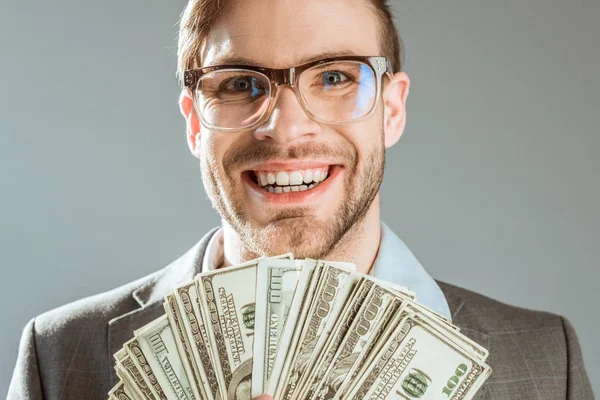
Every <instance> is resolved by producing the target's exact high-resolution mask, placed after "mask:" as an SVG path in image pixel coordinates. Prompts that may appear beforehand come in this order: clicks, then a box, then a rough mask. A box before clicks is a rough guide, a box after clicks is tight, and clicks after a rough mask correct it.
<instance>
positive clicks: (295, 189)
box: [291, 186, 300, 192]
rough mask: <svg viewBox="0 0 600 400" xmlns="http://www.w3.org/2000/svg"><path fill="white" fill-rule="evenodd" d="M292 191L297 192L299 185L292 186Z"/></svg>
mask: <svg viewBox="0 0 600 400" xmlns="http://www.w3.org/2000/svg"><path fill="white" fill-rule="evenodd" d="M291 189H292V192H297V191H298V190H299V189H300V188H299V187H298V186H291Z"/></svg>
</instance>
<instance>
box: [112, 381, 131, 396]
mask: <svg viewBox="0 0 600 400" xmlns="http://www.w3.org/2000/svg"><path fill="white" fill-rule="evenodd" d="M108 397H109V398H110V399H116V400H136V399H138V397H136V396H135V394H134V393H133V391H132V390H131V388H130V387H129V386H128V385H127V384H125V382H123V381H119V383H117V384H116V385H115V387H113V388H112V389H111V390H110V392H108Z"/></svg>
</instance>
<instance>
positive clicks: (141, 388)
mask: <svg viewBox="0 0 600 400" xmlns="http://www.w3.org/2000/svg"><path fill="white" fill-rule="evenodd" d="M114 358H115V362H116V364H115V369H116V371H117V376H118V377H119V378H120V379H121V380H122V381H123V382H130V383H131V386H135V389H136V390H137V392H138V394H139V395H140V398H142V399H146V400H155V399H156V397H154V395H153V394H152V391H151V390H150V388H149V387H148V384H147V383H146V381H145V380H144V377H143V375H142V373H141V372H140V371H139V370H138V369H137V367H136V366H135V364H134V362H133V361H132V360H131V357H130V356H129V354H127V352H126V351H125V349H120V350H119V351H117V352H116V353H115V355H114Z"/></svg>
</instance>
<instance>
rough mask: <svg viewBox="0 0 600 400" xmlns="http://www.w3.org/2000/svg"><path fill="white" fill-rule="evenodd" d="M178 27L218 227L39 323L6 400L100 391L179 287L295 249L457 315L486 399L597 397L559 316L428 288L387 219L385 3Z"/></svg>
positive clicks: (388, 34) (272, 6)
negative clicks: (473, 350)
mask: <svg viewBox="0 0 600 400" xmlns="http://www.w3.org/2000/svg"><path fill="white" fill-rule="evenodd" d="M180 29H181V31H180V38H179V40H180V42H179V63H178V72H179V74H180V76H181V78H182V81H183V82H182V83H183V85H184V88H183V90H182V93H181V97H180V109H181V112H182V114H183V116H184V117H185V119H186V123H187V133H186V137H187V142H188V145H189V148H190V150H191V152H192V154H193V155H194V156H196V157H197V158H198V159H199V160H200V166H201V175H202V181H203V183H204V186H205V189H206V191H207V194H208V196H209V198H210V199H211V201H212V204H213V206H214V207H215V208H216V209H217V211H218V212H219V214H220V215H221V217H222V221H223V224H222V227H220V228H219V229H218V230H213V231H211V232H209V233H208V234H207V235H206V236H204V237H203V238H202V239H201V240H200V242H198V244H196V245H195V246H194V247H193V248H192V249H191V250H189V251H188V252H187V253H186V254H185V255H183V256H182V257H181V258H179V259H178V260H176V261H174V262H173V263H172V264H170V265H169V266H167V267H166V268H164V269H163V270H161V271H158V272H156V273H154V274H152V275H150V276H148V277H145V278H142V279H140V280H138V281H135V282H132V283H130V284H128V285H125V286H123V287H121V288H118V289H115V290H113V291H111V292H108V293H103V294H100V295H97V296H94V297H91V298H87V299H84V300H81V301H79V302H76V303H73V304H71V305H67V306H65V307H63V308H59V309H57V310H54V311H51V312H48V313H46V314H43V315H41V316H39V317H37V318H35V319H34V320H32V321H31V322H30V323H29V324H28V326H27V327H26V328H25V332H24V334H23V338H22V342H21V347H20V352H19V358H18V361H17V366H16V369H15V373H14V375H13V379H12V382H11V386H10V389H9V398H11V399H18V398H31V399H38V398H47V399H96V398H98V399H101V398H106V394H107V392H108V391H109V389H110V387H111V386H112V385H113V384H114V383H115V382H116V376H115V374H114V372H113V369H112V364H113V363H112V357H111V356H112V354H113V353H114V352H115V351H116V350H118V349H119V348H120V347H121V346H122V344H123V343H124V342H125V341H126V340H127V339H128V338H129V337H130V336H131V334H132V331H133V330H134V329H136V328H139V327H141V326H142V325H144V324H146V323H148V322H150V321H151V320H153V319H155V318H157V317H158V316H159V315H160V314H161V313H162V312H163V310H162V297H163V295H164V294H165V293H166V292H167V291H168V290H169V289H170V288H171V287H173V286H174V285H176V284H178V283H180V282H183V281H186V280H189V279H191V278H192V276H193V275H194V274H196V273H198V272H200V271H207V270H211V269H215V268H222V267H227V266H229V265H233V264H238V263H241V262H243V261H245V260H248V259H252V258H255V257H258V256H268V255H275V254H281V253H285V252H287V251H290V250H292V251H293V252H294V255H295V256H296V257H297V258H304V257H311V258H327V259H332V260H344V261H350V262H353V263H355V264H356V266H357V269H358V270H359V271H361V272H365V273H371V274H372V275H374V276H376V277H379V278H383V279H386V280H389V281H393V282H396V283H399V284H402V285H404V286H408V287H409V288H411V289H412V290H413V291H415V292H416V293H417V296H418V298H419V301H420V302H422V303H423V304H424V305H426V306H428V307H430V308H432V309H434V310H435V311H437V312H439V313H441V314H443V315H446V316H450V317H452V319H453V322H454V323H455V324H456V325H458V326H459V327H460V328H461V331H462V332H463V333H465V334H466V335H467V336H469V337H471V338H472V339H474V340H475V341H476V342H478V343H480V344H481V345H483V346H484V347H486V348H488V349H490V356H489V359H488V363H489V364H490V366H491V367H492V368H493V370H494V372H493V374H492V376H491V378H490V379H489V380H488V381H487V382H486V384H485V385H484V386H483V387H482V389H481V390H480V391H479V393H478V394H477V398H478V399H496V400H498V399H507V400H508V399H516V398H519V399H565V398H567V399H591V398H593V394H592V392H591V388H590V384H589V381H588V378H587V376H586V372H585V369H584V365H583V361H582V358H581V352H580V348H579V344H578V342H577V338H576V336H575V333H574V331H573V328H572V327H571V325H570V324H569V323H568V322H567V321H566V320H565V319H564V318H561V317H559V316H555V315H551V314H547V313H541V312H534V311H528V310H524V309H519V308H515V307H511V306H508V305H505V304H501V303H499V302H496V301H494V300H491V299H489V298H486V297H483V296H480V295H477V294H475V293H472V292H469V291H466V290H463V289H459V288H457V287H453V286H450V285H448V284H445V283H441V282H436V281H434V280H433V279H432V278H431V277H430V276H429V275H428V274H427V273H426V272H425V270H424V269H423V267H422V266H421V265H420V264H419V263H418V261H417V260H416V259H415V258H414V256H413V255H412V253H411V252H410V251H409V250H408V249H407V248H406V247H405V245H404V243H403V242H402V241H401V240H400V239H399V238H398V237H397V236H396V235H395V234H394V233H393V232H392V231H391V230H390V229H389V228H388V227H387V226H385V225H384V224H383V223H381V222H380V200H379V188H380V184H381V181H382V178H383V169H384V155H385V149H386V148H389V147H391V146H393V145H394V144H395V143H397V142H398V140H399V139H400V136H401V135H402V133H403V131H404V127H405V124H406V100H407V96H408V92H409V79H408V77H407V75H406V74H405V73H404V72H402V71H401V67H402V66H401V63H400V61H401V54H402V49H401V45H400V41H399V39H398V36H397V34H396V31H395V27H394V24H393V22H392V19H391V15H390V11H389V9H388V6H387V5H386V2H385V1H383V0H330V1H323V0H303V1H298V0H256V1H252V2H248V1H245V2H242V1H240V0H238V1H215V0H192V1H191V2H190V3H189V4H188V6H187V8H186V10H185V12H184V14H183V17H182V21H181V28H180ZM206 66H215V68H201V67H206ZM293 67H297V68H293ZM186 71H187V72H186Z"/></svg>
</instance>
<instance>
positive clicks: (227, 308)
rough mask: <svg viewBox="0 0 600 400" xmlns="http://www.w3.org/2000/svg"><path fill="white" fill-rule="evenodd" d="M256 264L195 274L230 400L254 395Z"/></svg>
mask: <svg viewBox="0 0 600 400" xmlns="http://www.w3.org/2000/svg"><path fill="white" fill-rule="evenodd" d="M257 264H258V260H257V261H255V262H253V263H251V264H250V265H244V266H238V267H232V268H223V269H220V270H217V271H213V272H209V273H207V274H202V275H198V276H197V277H196V279H197V287H198V289H199V291H200V299H201V305H202V307H201V308H202V312H203V313H204V315H203V317H204V320H205V322H206V323H207V324H206V325H207V326H206V327H207V333H208V338H209V341H210V348H211V350H212V351H213V363H214V368H215V372H216V374H217V377H218V379H219V387H220V388H221V390H222V392H221V393H222V396H223V398H226V399H228V400H229V399H231V400H235V399H238V400H249V399H251V384H252V346H253V337H254V321H255V316H254V313H255V298H256V293H255V292H256V267H257Z"/></svg>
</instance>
